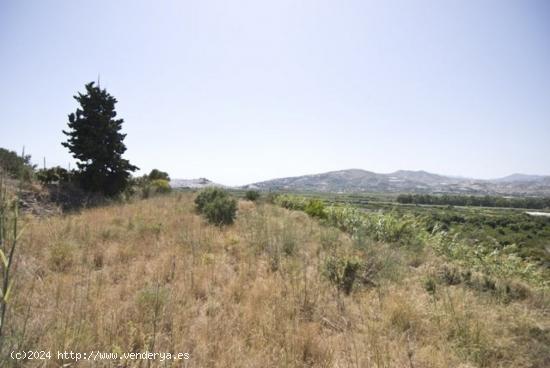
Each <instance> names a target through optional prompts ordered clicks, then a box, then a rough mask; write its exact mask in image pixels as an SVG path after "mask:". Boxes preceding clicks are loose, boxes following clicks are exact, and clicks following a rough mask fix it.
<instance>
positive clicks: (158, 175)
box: [147, 169, 170, 181]
mask: <svg viewBox="0 0 550 368" xmlns="http://www.w3.org/2000/svg"><path fill="white" fill-rule="evenodd" d="M147 177H148V178H149V180H151V181H155V180H158V179H161V180H166V181H170V176H169V175H168V173H167V172H164V171H160V170H157V169H153V170H151V172H150V173H149V175H147Z"/></svg>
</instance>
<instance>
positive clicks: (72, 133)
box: [62, 82, 138, 196]
mask: <svg viewBox="0 0 550 368" xmlns="http://www.w3.org/2000/svg"><path fill="white" fill-rule="evenodd" d="M74 99H75V100H76V101H78V103H79V104H80V107H79V108H77V109H76V112H75V113H71V114H69V123H68V126H69V131H63V133H64V134H65V135H67V136H68V137H69V138H68V139H67V142H63V143H62V145H63V146H64V147H67V148H68V149H69V151H71V153H72V154H73V157H74V158H75V159H77V160H78V162H77V166H78V168H79V171H80V172H79V175H78V176H79V182H80V184H81V186H82V188H83V189H85V190H88V191H93V192H100V193H103V194H105V195H108V196H113V195H116V194H118V193H120V192H122V191H123V190H124V189H125V188H126V187H127V185H128V182H129V179H130V173H131V172H133V171H135V170H137V169H138V168H137V167H136V166H133V165H131V164H130V162H129V161H128V160H126V159H124V158H122V154H123V153H124V152H125V151H126V146H125V145H124V142H123V141H124V138H125V137H126V134H122V133H121V132H120V130H121V128H122V123H123V122H124V120H123V119H116V116H117V114H116V111H115V104H116V103H117V100H116V99H115V98H114V97H113V96H111V95H110V94H109V93H107V91H106V90H105V89H101V88H100V87H99V86H97V87H96V86H94V82H90V83H88V84H86V93H84V94H82V93H80V92H79V93H78V95H77V96H74Z"/></svg>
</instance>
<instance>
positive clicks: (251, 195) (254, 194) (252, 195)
mask: <svg viewBox="0 0 550 368" xmlns="http://www.w3.org/2000/svg"><path fill="white" fill-rule="evenodd" d="M244 197H245V198H246V199H247V200H249V201H255V200H257V199H258V198H260V192H258V191H257V190H247V191H246V193H245V194H244Z"/></svg>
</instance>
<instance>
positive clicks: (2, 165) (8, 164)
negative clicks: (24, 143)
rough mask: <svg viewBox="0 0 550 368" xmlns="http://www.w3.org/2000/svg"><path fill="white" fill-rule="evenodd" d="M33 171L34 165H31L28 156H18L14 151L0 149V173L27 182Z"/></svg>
mask: <svg viewBox="0 0 550 368" xmlns="http://www.w3.org/2000/svg"><path fill="white" fill-rule="evenodd" d="M34 169H35V165H33V164H31V156H30V155H24V154H23V155H22V156H20V155H18V154H17V153H16V152H14V151H9V150H7V149H5V148H0V171H5V172H7V174H8V175H10V176H12V177H14V178H20V179H23V180H24V181H29V180H30V179H31V178H32V175H33V171H34Z"/></svg>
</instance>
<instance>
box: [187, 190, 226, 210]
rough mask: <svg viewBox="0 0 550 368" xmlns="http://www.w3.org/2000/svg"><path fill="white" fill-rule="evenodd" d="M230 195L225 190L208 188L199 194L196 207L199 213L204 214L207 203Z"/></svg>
mask: <svg viewBox="0 0 550 368" xmlns="http://www.w3.org/2000/svg"><path fill="white" fill-rule="evenodd" d="M226 197H228V194H227V192H226V191H225V190H223V189H220V188H206V189H203V190H201V191H200V192H199V195H197V197H196V198H195V206H196V208H197V211H198V212H199V213H202V212H203V209H204V207H205V206H206V204H207V203H210V202H212V201H213V200H214V199H216V198H226Z"/></svg>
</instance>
